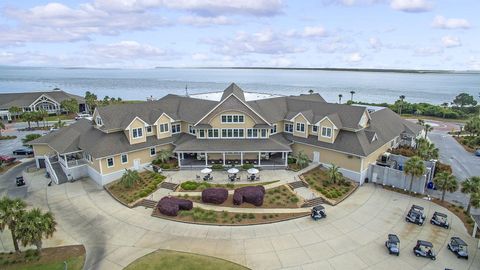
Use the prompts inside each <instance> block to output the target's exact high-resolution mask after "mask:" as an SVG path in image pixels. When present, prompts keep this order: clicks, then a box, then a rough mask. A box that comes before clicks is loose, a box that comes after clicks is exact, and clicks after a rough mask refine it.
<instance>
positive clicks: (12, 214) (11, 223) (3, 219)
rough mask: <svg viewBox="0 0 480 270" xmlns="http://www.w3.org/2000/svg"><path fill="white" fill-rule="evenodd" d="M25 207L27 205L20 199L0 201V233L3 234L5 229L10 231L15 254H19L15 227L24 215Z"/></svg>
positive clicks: (3, 199)
mask: <svg viewBox="0 0 480 270" xmlns="http://www.w3.org/2000/svg"><path fill="white" fill-rule="evenodd" d="M26 206H27V204H26V203H25V202H24V201H22V200H20V199H10V198H8V197H3V198H2V199H0V231H2V232H3V230H5V228H6V227H7V228H8V229H9V230H10V233H11V235H12V241H13V246H14V248H15V251H16V252H20V249H19V248H18V236H17V235H18V234H17V226H18V224H19V222H20V221H21V219H22V216H23V215H24V213H25V207H26Z"/></svg>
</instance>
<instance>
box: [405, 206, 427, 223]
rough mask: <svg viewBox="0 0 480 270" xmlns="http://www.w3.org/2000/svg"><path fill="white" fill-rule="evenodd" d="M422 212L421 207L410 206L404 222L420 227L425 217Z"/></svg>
mask: <svg viewBox="0 0 480 270" xmlns="http://www.w3.org/2000/svg"><path fill="white" fill-rule="evenodd" d="M423 210H424V209H423V207H421V206H418V205H415V204H414V205H412V207H411V208H410V210H409V211H408V214H407V216H406V217H405V221H406V222H411V223H415V224H417V225H420V226H422V225H423V223H424V222H425V215H424V214H423Z"/></svg>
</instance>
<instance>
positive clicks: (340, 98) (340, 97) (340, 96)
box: [338, 94, 343, 104]
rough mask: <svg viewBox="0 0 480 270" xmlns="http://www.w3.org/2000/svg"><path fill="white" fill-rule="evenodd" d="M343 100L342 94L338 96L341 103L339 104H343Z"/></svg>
mask: <svg viewBox="0 0 480 270" xmlns="http://www.w3.org/2000/svg"><path fill="white" fill-rule="evenodd" d="M342 98H343V95H342V94H338V103H339V104H342Z"/></svg>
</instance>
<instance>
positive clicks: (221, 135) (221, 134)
mask: <svg viewBox="0 0 480 270" xmlns="http://www.w3.org/2000/svg"><path fill="white" fill-rule="evenodd" d="M235 129H236V130H238V133H239V134H240V130H243V136H242V137H240V136H239V137H228V136H225V137H223V131H224V130H226V132H227V134H228V130H232V135H233V134H234V130H235ZM220 132H221V133H220V134H219V135H220V138H222V139H244V138H245V129H244V128H222V129H221V131H220Z"/></svg>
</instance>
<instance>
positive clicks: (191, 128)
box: [188, 125, 197, 135]
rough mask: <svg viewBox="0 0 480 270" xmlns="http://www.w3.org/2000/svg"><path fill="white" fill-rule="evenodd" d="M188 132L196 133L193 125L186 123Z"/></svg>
mask: <svg viewBox="0 0 480 270" xmlns="http://www.w3.org/2000/svg"><path fill="white" fill-rule="evenodd" d="M192 131H193V132H192ZM188 133H189V134H191V135H196V133H197V131H196V130H195V128H194V127H193V125H188Z"/></svg>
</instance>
